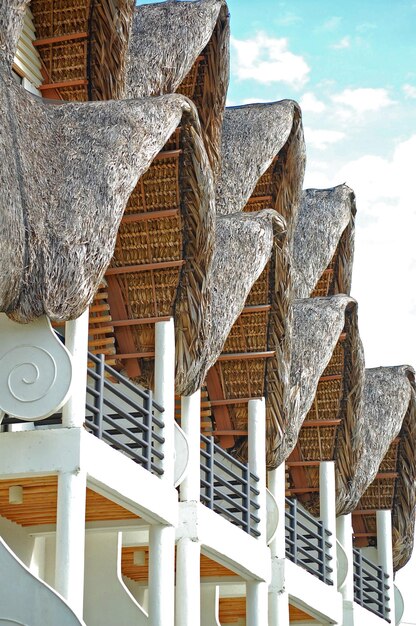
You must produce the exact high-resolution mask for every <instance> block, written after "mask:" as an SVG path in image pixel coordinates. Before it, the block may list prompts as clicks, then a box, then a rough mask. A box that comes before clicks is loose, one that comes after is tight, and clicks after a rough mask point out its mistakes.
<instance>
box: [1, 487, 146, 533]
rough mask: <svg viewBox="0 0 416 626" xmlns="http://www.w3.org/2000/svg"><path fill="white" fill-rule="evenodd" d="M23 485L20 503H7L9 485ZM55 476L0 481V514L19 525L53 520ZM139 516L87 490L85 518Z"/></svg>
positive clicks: (92, 519) (135, 517) (50, 522)
mask: <svg viewBox="0 0 416 626" xmlns="http://www.w3.org/2000/svg"><path fill="white" fill-rule="evenodd" d="M14 485H20V486H22V487H23V502H22V504H10V503H9V488H10V487H12V486H14ZM57 485H58V479H57V476H56V475H54V476H38V477H36V478H16V479H13V480H2V481H0V515H2V516H3V517H5V518H7V519H8V520H10V521H11V522H15V523H16V524H20V525H21V526H35V525H39V524H55V523H56V504H57ZM125 519H139V517H138V516H137V515H135V514H134V513H132V512H131V511H128V510H127V509H124V508H123V507H121V506H119V505H118V504H116V503H115V502H112V501H111V500H108V499H107V498H104V496H102V495H100V494H99V493H97V492H95V491H92V490H91V489H87V506H86V521H87V522H97V521H104V520H125Z"/></svg>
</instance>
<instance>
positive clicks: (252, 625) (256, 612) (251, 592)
mask: <svg viewBox="0 0 416 626" xmlns="http://www.w3.org/2000/svg"><path fill="white" fill-rule="evenodd" d="M246 589H247V596H246V607H247V609H246V625H247V626H267V624H268V618H267V613H268V604H267V594H268V585H267V583H263V582H256V581H253V582H248V583H247V584H246ZM279 626H280V625H279Z"/></svg>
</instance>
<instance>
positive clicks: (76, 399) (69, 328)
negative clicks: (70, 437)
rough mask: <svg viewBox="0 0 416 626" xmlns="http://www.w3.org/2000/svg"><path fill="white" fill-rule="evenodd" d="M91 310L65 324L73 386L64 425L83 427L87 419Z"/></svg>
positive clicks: (66, 405) (67, 426)
mask: <svg viewBox="0 0 416 626" xmlns="http://www.w3.org/2000/svg"><path fill="white" fill-rule="evenodd" d="M88 321H89V311H88V309H87V310H86V311H84V313H83V314H82V315H80V317H78V318H77V319H76V320H71V321H70V322H66V324H65V346H66V348H67V349H68V350H69V352H70V353H71V355H72V387H71V395H70V396H69V399H68V402H67V403H66V404H65V406H64V407H63V409H62V425H63V426H65V427H66V428H73V427H81V426H82V425H83V424H84V421H85V402H86V395H87V357H88Z"/></svg>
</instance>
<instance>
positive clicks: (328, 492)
mask: <svg viewBox="0 0 416 626" xmlns="http://www.w3.org/2000/svg"><path fill="white" fill-rule="evenodd" d="M319 506H320V516H321V520H322V522H323V524H324V527H325V528H326V529H327V530H329V532H330V533H331V536H330V537H328V540H329V542H330V543H331V546H330V548H329V549H328V552H327V554H329V556H330V557H331V560H330V561H329V567H331V569H332V573H331V574H330V575H329V579H330V580H332V582H333V585H334V588H335V589H337V542H336V539H337V517H336V503H335V467H334V462H333V461H322V462H321V463H320V464H319ZM323 539H324V542H325V539H326V538H325V536H324V538H323ZM324 549H325V546H324ZM324 562H325V559H324ZM324 577H325V579H326V575H325V574H324Z"/></svg>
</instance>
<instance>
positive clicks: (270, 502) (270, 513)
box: [266, 489, 279, 545]
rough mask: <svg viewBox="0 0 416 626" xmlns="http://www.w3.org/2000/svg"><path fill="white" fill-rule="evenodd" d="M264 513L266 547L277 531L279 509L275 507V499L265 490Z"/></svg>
mask: <svg viewBox="0 0 416 626" xmlns="http://www.w3.org/2000/svg"><path fill="white" fill-rule="evenodd" d="M266 511H267V526H266V535H267V545H269V544H270V543H271V542H272V541H273V539H274V537H275V535H276V531H277V526H278V524H279V507H278V506H277V502H276V498H275V497H274V495H273V494H272V492H271V491H269V490H268V489H266Z"/></svg>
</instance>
